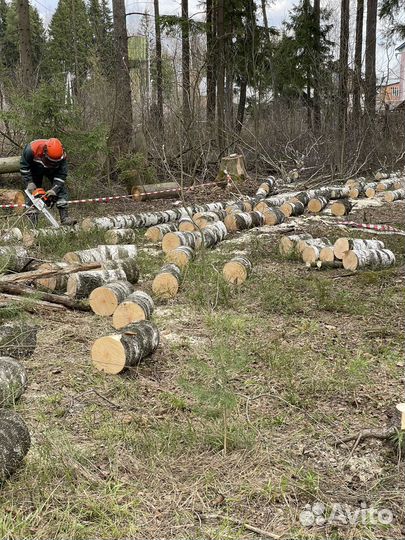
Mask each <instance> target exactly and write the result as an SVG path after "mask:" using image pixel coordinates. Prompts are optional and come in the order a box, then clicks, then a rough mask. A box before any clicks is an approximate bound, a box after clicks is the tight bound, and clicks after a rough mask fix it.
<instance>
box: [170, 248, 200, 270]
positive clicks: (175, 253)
mask: <svg viewBox="0 0 405 540" xmlns="http://www.w3.org/2000/svg"><path fill="white" fill-rule="evenodd" d="M194 257H195V251H194V250H193V249H191V248H190V247H188V246H179V247H177V248H176V249H173V250H172V251H169V252H168V253H166V262H167V263H172V264H175V265H176V266H178V267H179V268H180V270H184V268H185V267H186V266H187V265H188V263H189V262H190V261H192V260H193V259H194Z"/></svg>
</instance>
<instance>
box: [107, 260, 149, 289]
mask: <svg viewBox="0 0 405 540" xmlns="http://www.w3.org/2000/svg"><path fill="white" fill-rule="evenodd" d="M102 269H103V270H123V272H124V274H125V276H126V280H127V281H129V282H130V283H138V281H139V274H140V272H139V266H138V263H137V261H136V259H133V258H131V257H127V258H125V259H117V260H116V261H105V262H103V263H102Z"/></svg>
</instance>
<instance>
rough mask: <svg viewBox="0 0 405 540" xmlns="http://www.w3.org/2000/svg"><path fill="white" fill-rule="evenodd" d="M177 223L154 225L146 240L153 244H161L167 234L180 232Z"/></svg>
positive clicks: (148, 231)
mask: <svg viewBox="0 0 405 540" xmlns="http://www.w3.org/2000/svg"><path fill="white" fill-rule="evenodd" d="M178 228H179V227H178V225H177V223H163V224H162V225H154V226H153V227H149V229H148V230H147V231H146V233H145V238H147V239H148V240H150V241H151V242H160V241H161V240H162V238H163V237H164V235H165V234H167V233H169V232H173V231H177V230H178Z"/></svg>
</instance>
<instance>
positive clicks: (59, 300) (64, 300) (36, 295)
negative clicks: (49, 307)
mask: <svg viewBox="0 0 405 540" xmlns="http://www.w3.org/2000/svg"><path fill="white" fill-rule="evenodd" d="M0 292H4V293H8V294H10V295H16V296H23V297H27V298H32V299H33V300H34V301H35V300H38V301H39V303H40V302H41V300H44V301H46V302H50V303H52V304H58V305H61V306H65V307H66V308H69V309H76V310H79V311H90V307H89V305H88V304H87V303H85V302H78V301H75V300H72V299H71V298H68V297H67V296H62V295H58V294H51V293H46V292H41V291H38V290H33V289H30V288H29V287H25V286H23V285H16V284H14V283H3V282H1V281H0Z"/></svg>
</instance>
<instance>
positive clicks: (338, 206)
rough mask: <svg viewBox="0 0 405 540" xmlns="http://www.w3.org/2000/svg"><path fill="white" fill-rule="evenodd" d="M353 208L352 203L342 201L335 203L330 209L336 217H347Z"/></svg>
mask: <svg viewBox="0 0 405 540" xmlns="http://www.w3.org/2000/svg"><path fill="white" fill-rule="evenodd" d="M352 208H353V204H352V203H351V202H350V201H348V200H346V199H342V200H341V201H335V202H334V203H333V204H332V206H331V207H330V210H331V212H332V214H333V215H334V216H347V215H348V214H350V212H351V210H352Z"/></svg>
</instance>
